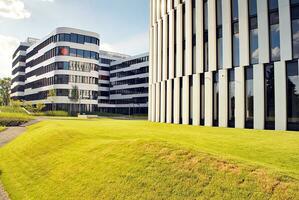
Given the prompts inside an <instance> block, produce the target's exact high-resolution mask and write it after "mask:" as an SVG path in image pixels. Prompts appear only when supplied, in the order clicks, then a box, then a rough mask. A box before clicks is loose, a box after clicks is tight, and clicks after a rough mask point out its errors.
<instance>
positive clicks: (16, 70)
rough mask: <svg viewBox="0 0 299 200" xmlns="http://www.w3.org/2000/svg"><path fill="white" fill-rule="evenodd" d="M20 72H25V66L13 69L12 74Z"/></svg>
mask: <svg viewBox="0 0 299 200" xmlns="http://www.w3.org/2000/svg"><path fill="white" fill-rule="evenodd" d="M18 72H25V67H24V66H19V67H17V68H15V69H14V70H13V71H12V75H15V74H16V73H18Z"/></svg>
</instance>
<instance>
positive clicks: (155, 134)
mask: <svg viewBox="0 0 299 200" xmlns="http://www.w3.org/2000/svg"><path fill="white" fill-rule="evenodd" d="M0 158H1V159H0V180H1V181H2V183H3V185H4V186H5V188H6V190H7V191H8V193H9V194H10V196H11V198H12V200H19V199H20V200H23V199H39V200H43V199H84V200H85V199H86V200H89V199H90V200H93V199H138V200H139V199H298V197H299V133H296V132H272V131H253V130H240V129H223V128H208V127H192V126H181V125H167V124H158V123H150V122H146V121H126V120H112V119H100V120H49V121H44V122H41V123H39V124H36V125H34V126H31V127H30V128H29V130H28V131H27V132H26V133H25V134H23V135H22V136H20V137H19V138H17V139H16V140H14V141H13V142H11V143H10V144H8V145H6V146H5V147H3V148H1V149H0Z"/></svg>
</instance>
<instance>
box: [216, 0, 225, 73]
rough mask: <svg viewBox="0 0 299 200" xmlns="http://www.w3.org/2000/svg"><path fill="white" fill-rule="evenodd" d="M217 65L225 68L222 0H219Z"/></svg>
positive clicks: (219, 67)
mask: <svg viewBox="0 0 299 200" xmlns="http://www.w3.org/2000/svg"><path fill="white" fill-rule="evenodd" d="M216 3H217V66H218V69H222V68H223V48H222V47H223V41H222V0H217V2H216Z"/></svg>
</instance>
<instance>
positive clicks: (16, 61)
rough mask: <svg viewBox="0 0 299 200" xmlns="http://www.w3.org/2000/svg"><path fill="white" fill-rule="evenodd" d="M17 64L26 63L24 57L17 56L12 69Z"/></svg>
mask: <svg viewBox="0 0 299 200" xmlns="http://www.w3.org/2000/svg"><path fill="white" fill-rule="evenodd" d="M18 62H26V56H22V55H19V56H18V57H17V58H16V59H15V60H14V61H13V62H12V67H14V66H15V65H16V64H17V63H18Z"/></svg>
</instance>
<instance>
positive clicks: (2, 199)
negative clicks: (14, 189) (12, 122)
mask: <svg viewBox="0 0 299 200" xmlns="http://www.w3.org/2000/svg"><path fill="white" fill-rule="evenodd" d="M40 121H42V119H41V118H38V119H35V120H32V121H30V122H28V123H26V124H23V125H21V126H17V127H8V128H7V129H6V130H4V131H2V132H0V148H1V147H3V146H4V145H6V144H7V143H9V142H10V141H12V140H14V139H15V138H16V137H18V136H19V135H21V134H23V133H24V132H25V131H26V127H27V126H30V125H33V124H36V123H38V122H40ZM0 200H10V198H9V197H8V194H7V193H6V192H5V190H4V188H3V186H2V184H1V183H0Z"/></svg>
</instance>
